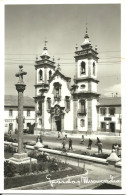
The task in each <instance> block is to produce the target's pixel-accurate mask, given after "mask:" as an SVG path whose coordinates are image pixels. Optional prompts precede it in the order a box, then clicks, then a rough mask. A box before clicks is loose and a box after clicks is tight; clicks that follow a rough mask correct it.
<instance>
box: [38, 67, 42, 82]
mask: <svg viewBox="0 0 126 195" xmlns="http://www.w3.org/2000/svg"><path fill="white" fill-rule="evenodd" d="M42 79H43V72H42V70H41V69H40V70H39V80H40V81H41V80H42Z"/></svg>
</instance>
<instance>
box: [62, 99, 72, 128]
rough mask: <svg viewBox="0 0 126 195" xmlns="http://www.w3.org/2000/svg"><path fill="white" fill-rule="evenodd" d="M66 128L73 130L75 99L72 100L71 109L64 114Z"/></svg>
mask: <svg viewBox="0 0 126 195" xmlns="http://www.w3.org/2000/svg"><path fill="white" fill-rule="evenodd" d="M64 129H65V130H71V131H72V130H73V101H72V100H71V101H70V111H69V112H68V113H65V115H64Z"/></svg>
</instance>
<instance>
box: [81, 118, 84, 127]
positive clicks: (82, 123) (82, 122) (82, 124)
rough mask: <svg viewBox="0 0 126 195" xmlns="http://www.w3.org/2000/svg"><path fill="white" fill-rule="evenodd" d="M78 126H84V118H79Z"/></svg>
mask: <svg viewBox="0 0 126 195" xmlns="http://www.w3.org/2000/svg"><path fill="white" fill-rule="evenodd" d="M80 126H81V127H84V126H85V120H84V119H81V120H80Z"/></svg>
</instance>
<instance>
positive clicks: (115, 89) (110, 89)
mask: <svg viewBox="0 0 126 195" xmlns="http://www.w3.org/2000/svg"><path fill="white" fill-rule="evenodd" d="M112 93H113V95H116V93H117V94H118V96H121V83H119V84H115V85H113V86H110V87H108V88H106V89H104V92H103V95H105V96H111V97H112Z"/></svg>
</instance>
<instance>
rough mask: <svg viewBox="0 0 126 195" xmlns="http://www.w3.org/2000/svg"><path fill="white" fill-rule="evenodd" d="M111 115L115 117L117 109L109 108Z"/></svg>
mask: <svg viewBox="0 0 126 195" xmlns="http://www.w3.org/2000/svg"><path fill="white" fill-rule="evenodd" d="M109 114H110V115H112V116H114V115H115V108H109Z"/></svg>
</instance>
